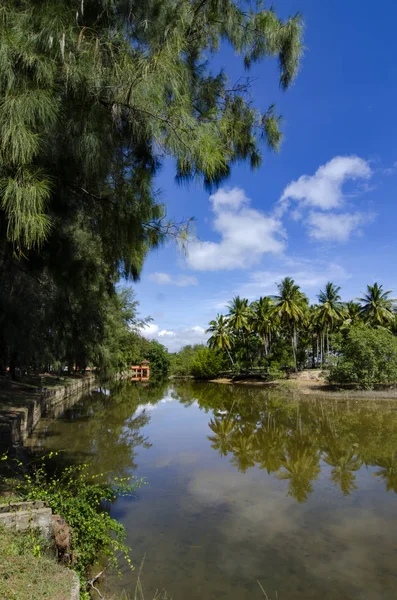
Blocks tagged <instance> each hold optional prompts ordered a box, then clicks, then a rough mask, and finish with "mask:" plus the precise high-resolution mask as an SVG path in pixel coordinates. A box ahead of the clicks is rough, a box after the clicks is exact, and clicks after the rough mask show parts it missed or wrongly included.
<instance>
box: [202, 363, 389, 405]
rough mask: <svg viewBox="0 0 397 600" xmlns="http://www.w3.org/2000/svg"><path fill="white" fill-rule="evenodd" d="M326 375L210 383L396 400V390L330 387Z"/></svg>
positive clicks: (313, 372)
mask: <svg viewBox="0 0 397 600" xmlns="http://www.w3.org/2000/svg"><path fill="white" fill-rule="evenodd" d="M325 376H326V374H325V373H324V371H323V370H321V369H312V370H308V371H300V372H299V373H293V374H291V375H290V376H289V378H288V379H280V380H275V381H262V380H255V379H243V380H241V381H233V380H232V379H226V378H220V379H212V380H211V382H212V383H219V384H229V385H243V386H250V387H261V388H269V389H271V388H274V389H280V390H281V389H283V390H286V391H287V390H288V391H291V392H297V393H299V394H301V395H302V396H316V397H319V396H321V397H324V398H340V399H347V398H363V399H365V400H370V399H374V400H382V399H384V400H393V399H394V400H397V388H386V389H378V390H344V389H340V388H336V387H333V386H330V385H329V384H328V383H327V382H326V379H325Z"/></svg>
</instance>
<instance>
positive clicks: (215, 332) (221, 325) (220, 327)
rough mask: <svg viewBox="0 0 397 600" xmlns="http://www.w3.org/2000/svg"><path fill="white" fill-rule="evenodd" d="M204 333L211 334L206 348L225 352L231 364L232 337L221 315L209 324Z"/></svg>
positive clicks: (227, 324)
mask: <svg viewBox="0 0 397 600" xmlns="http://www.w3.org/2000/svg"><path fill="white" fill-rule="evenodd" d="M206 333H212V335H211V337H210V339H209V340H208V346H209V347H210V348H213V349H215V350H222V351H226V352H227V354H228V356H229V358H230V362H231V363H232V364H234V363H233V358H232V355H231V354H230V350H231V348H232V344H233V336H232V335H231V333H230V328H229V322H228V320H227V319H226V317H224V316H223V315H219V314H218V315H217V316H216V319H213V320H212V321H210V322H209V327H208V329H207V330H206Z"/></svg>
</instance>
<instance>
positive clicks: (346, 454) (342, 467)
mask: <svg viewBox="0 0 397 600" xmlns="http://www.w3.org/2000/svg"><path fill="white" fill-rule="evenodd" d="M323 460H324V462H325V463H326V464H327V465H330V466H331V467H333V469H332V471H331V479H332V481H333V482H334V484H335V485H339V487H340V489H341V491H342V492H343V494H344V495H345V496H348V495H349V494H350V493H351V492H352V491H353V490H356V489H357V486H356V483H355V481H356V476H355V475H354V472H355V471H358V470H359V469H360V468H361V466H362V464H363V462H362V460H361V458H360V457H359V456H357V455H356V454H355V452H354V450H347V451H344V450H343V449H341V448H337V447H333V448H331V449H330V450H328V452H327V454H326V455H325V457H324V458H323Z"/></svg>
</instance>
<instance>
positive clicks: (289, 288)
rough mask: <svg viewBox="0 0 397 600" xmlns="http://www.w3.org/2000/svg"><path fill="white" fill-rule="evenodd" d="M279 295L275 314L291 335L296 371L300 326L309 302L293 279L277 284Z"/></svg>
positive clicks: (275, 299)
mask: <svg viewBox="0 0 397 600" xmlns="http://www.w3.org/2000/svg"><path fill="white" fill-rule="evenodd" d="M277 288H278V295H276V296H275V298H274V301H275V306H274V313H275V314H276V315H277V317H278V318H279V319H280V322H281V323H283V324H284V325H285V327H286V329H287V331H288V333H289V335H290V339H291V346H292V352H293V355H294V365H295V370H296V369H297V360H296V353H297V348H298V326H299V325H301V324H302V323H303V321H304V320H305V317H306V313H307V308H308V300H307V298H306V296H305V295H304V293H303V292H302V291H301V289H300V287H299V285H297V284H296V283H295V281H294V280H293V279H292V278H291V277H286V278H285V279H283V281H281V282H280V283H278V284H277Z"/></svg>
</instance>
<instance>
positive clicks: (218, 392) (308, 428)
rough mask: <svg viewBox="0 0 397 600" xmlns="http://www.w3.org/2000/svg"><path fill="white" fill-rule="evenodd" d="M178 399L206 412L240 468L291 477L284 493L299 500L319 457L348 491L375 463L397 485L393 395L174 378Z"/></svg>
mask: <svg viewBox="0 0 397 600" xmlns="http://www.w3.org/2000/svg"><path fill="white" fill-rule="evenodd" d="M174 388H175V392H176V394H177V395H178V397H179V398H180V401H181V402H183V403H184V404H186V405H189V404H192V403H193V402H198V404H199V406H200V409H202V410H205V411H206V412H212V414H213V415H214V417H213V418H212V419H211V421H210V429H211V432H212V434H211V435H210V436H209V440H210V442H211V444H212V447H213V448H214V450H216V451H217V452H219V453H220V454H221V455H222V456H226V455H228V454H229V455H231V457H232V464H234V465H235V466H236V467H237V468H238V469H240V470H241V471H246V470H247V469H249V468H251V467H253V466H258V467H259V468H261V469H266V470H267V472H268V473H269V474H271V473H277V476H278V477H279V478H281V479H286V480H288V481H289V493H290V494H291V496H293V497H295V498H296V499H297V500H298V501H300V502H304V501H305V500H306V499H307V498H308V496H309V494H310V493H311V491H312V482H313V481H314V480H315V479H316V477H317V476H318V473H319V470H320V467H319V461H320V458H322V459H323V460H324V462H326V463H327V464H329V465H330V466H331V467H332V470H331V480H332V481H333V483H334V484H335V485H337V486H339V488H340V489H341V491H342V492H343V494H345V495H348V494H350V493H351V492H352V491H354V490H355V489H357V484H356V473H357V472H358V471H359V469H360V468H361V467H362V465H366V466H378V467H379V468H380V470H379V471H378V472H377V475H378V476H379V477H380V478H381V479H383V480H385V482H386V488H387V490H393V491H394V492H396V493H397V452H396V450H395V449H396V448H397V411H395V406H396V404H395V402H394V403H393V402H390V403H386V402H382V405H381V406H379V405H378V404H377V403H375V402H373V401H368V402H367V401H365V400H362V401H360V402H359V403H358V404H357V403H349V402H346V403H342V402H337V401H324V400H322V401H316V400H311V401H310V402H298V401H296V400H294V399H293V398H292V397H291V396H288V395H286V394H285V393H283V392H281V391H277V390H272V391H271V392H269V391H266V390H264V389H261V390H259V389H258V388H246V387H239V386H228V385H215V384H210V383H208V384H205V385H203V384H201V385H200V384H197V383H195V382H184V383H175V384H174Z"/></svg>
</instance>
